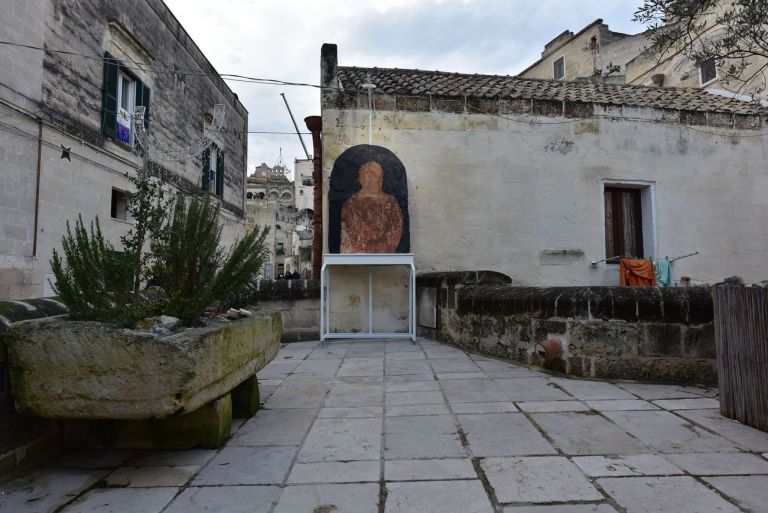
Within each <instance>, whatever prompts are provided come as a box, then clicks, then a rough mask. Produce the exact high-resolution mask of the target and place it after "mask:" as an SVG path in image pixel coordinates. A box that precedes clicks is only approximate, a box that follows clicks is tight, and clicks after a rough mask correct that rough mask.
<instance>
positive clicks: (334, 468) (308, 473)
mask: <svg viewBox="0 0 768 513" xmlns="http://www.w3.org/2000/svg"><path fill="white" fill-rule="evenodd" d="M380 471H381V462H379V461H330V462H322V463H297V464H296V465H294V467H293V470H292V471H291V474H290V475H289V476H288V483H290V484H317V483H364V482H371V483H377V482H378V481H379V474H380Z"/></svg>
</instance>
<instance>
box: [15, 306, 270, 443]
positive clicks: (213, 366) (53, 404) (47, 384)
mask: <svg viewBox="0 0 768 513" xmlns="http://www.w3.org/2000/svg"><path fill="white" fill-rule="evenodd" d="M281 332H282V322H281V317H280V314H279V313H274V314H270V315H262V316H254V317H246V318H243V319H239V320H236V321H232V322H225V321H214V322H212V323H211V324H210V325H208V326H206V327H202V328H188V329H185V330H182V331H179V332H175V333H173V334H171V335H167V336H162V335H158V334H153V333H148V332H143V331H135V330H129V329H118V328H114V327H112V326H109V325H106V324H103V323H97V322H86V321H78V322H75V321H69V320H67V319H66V318H64V317H49V318H44V319H35V320H27V321H21V322H17V323H14V324H12V325H11V326H9V328H8V331H7V333H6V338H7V345H8V356H9V363H10V374H11V384H12V389H13V394H14V398H15V401H16V408H17V411H18V412H19V413H22V414H24V415H32V416H37V417H47V418H55V419H66V420H65V421H64V422H63V425H62V427H63V429H64V434H65V439H66V441H67V443H68V445H74V446H90V447H133V448H186V447H192V446H195V445H201V446H205V447H218V446H220V445H222V444H223V443H224V441H226V439H227V438H228V437H229V430H230V425H231V422H232V416H233V414H234V415H235V417H238V418H246V417H250V416H252V415H253V414H254V413H255V412H256V411H257V410H258V407H259V394H258V382H257V379H256V372H257V371H259V370H260V369H262V368H263V367H264V366H266V365H267V364H268V363H269V362H270V361H272V360H273V359H274V357H275V356H276V355H277V352H278V350H279V348H280V335H281Z"/></svg>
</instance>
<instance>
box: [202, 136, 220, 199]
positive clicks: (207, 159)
mask: <svg viewBox="0 0 768 513" xmlns="http://www.w3.org/2000/svg"><path fill="white" fill-rule="evenodd" d="M202 160H203V169H202V177H201V181H202V183H201V187H202V189H203V190H204V191H210V192H212V193H214V194H216V195H217V196H219V197H223V196H224V150H222V149H220V148H219V147H218V146H216V145H215V144H211V145H210V147H208V148H206V149H205V150H204V151H203V159H202Z"/></svg>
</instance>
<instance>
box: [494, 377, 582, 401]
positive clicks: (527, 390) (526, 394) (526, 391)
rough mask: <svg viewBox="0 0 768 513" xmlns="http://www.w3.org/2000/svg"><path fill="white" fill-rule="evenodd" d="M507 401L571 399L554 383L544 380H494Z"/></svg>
mask: <svg viewBox="0 0 768 513" xmlns="http://www.w3.org/2000/svg"><path fill="white" fill-rule="evenodd" d="M495 382H496V384H497V385H498V386H499V387H500V388H501V390H502V392H503V393H504V394H505V395H506V396H507V399H508V400H510V401H513V402H520V401H560V400H563V399H572V397H571V396H569V395H568V394H566V393H565V392H563V391H562V390H561V389H560V388H559V387H557V386H556V385H555V384H554V383H551V382H550V381H548V380H547V379H545V378H507V379H496V380H495Z"/></svg>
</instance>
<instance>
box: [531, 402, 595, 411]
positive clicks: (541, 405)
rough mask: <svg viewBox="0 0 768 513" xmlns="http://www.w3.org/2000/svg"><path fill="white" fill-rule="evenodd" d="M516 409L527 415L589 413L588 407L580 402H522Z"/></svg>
mask: <svg viewBox="0 0 768 513" xmlns="http://www.w3.org/2000/svg"><path fill="white" fill-rule="evenodd" d="M517 407H518V408H520V410H522V411H525V412H529V413H557V412H567V411H574V412H577V411H589V406H588V405H587V404H586V403H583V402H581V401H523V402H519V403H517Z"/></svg>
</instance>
